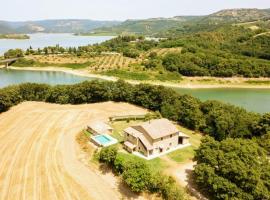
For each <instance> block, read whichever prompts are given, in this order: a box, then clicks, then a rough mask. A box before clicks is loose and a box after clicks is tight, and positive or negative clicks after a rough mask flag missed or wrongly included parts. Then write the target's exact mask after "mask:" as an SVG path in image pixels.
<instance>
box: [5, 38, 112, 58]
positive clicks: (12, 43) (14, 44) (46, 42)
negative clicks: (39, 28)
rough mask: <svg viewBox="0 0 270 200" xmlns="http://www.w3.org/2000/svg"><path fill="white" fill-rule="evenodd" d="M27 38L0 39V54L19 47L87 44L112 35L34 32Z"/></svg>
mask: <svg viewBox="0 0 270 200" xmlns="http://www.w3.org/2000/svg"><path fill="white" fill-rule="evenodd" d="M28 35H29V36H30V39H28V40H13V39H0V55H3V54H4V53H5V52H6V51H7V50H9V49H15V48H20V49H24V50H26V49H27V48H29V47H30V46H32V47H33V48H34V49H37V48H43V47H46V46H55V45H57V44H59V45H60V46H62V47H78V46H83V45H88V44H95V43H100V42H104V41H106V40H109V39H111V38H113V36H75V35H73V34H70V33H59V34H55V33H53V34H49V33H35V34H28Z"/></svg>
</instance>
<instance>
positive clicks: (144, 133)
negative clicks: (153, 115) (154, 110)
mask: <svg viewBox="0 0 270 200" xmlns="http://www.w3.org/2000/svg"><path fill="white" fill-rule="evenodd" d="M124 137H125V142H124V147H125V149H126V150H127V151H129V152H131V153H134V152H135V153H136V152H139V153H140V154H142V155H143V156H144V157H146V158H151V157H152V158H154V157H158V156H159V155H162V154H165V153H167V152H171V151H173V150H176V149H178V148H181V147H184V146H187V145H189V136H187V135H185V134H184V133H182V132H180V131H179V130H178V129H177V128H176V127H175V125H174V124H173V123H172V122H170V121H169V120H167V119H156V120H151V121H148V122H144V123H142V124H139V125H136V126H131V127H128V128H126V129H125V130H124Z"/></svg>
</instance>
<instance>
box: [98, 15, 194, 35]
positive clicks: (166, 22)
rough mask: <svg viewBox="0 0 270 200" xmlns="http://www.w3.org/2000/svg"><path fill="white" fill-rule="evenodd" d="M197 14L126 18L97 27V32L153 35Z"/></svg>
mask: <svg viewBox="0 0 270 200" xmlns="http://www.w3.org/2000/svg"><path fill="white" fill-rule="evenodd" d="M197 18H198V17H196V16H176V17H172V18H152V19H144V20H126V21H124V22H123V23H121V24H119V25H115V26H112V27H102V28H98V29H95V30H94V32H96V33H114V34H125V33H133V34H134V33H135V34H146V35H151V34H154V33H157V32H159V31H162V30H165V29H170V28H172V27H177V26H179V25H180V24H182V23H183V22H188V21H191V20H193V19H197Z"/></svg>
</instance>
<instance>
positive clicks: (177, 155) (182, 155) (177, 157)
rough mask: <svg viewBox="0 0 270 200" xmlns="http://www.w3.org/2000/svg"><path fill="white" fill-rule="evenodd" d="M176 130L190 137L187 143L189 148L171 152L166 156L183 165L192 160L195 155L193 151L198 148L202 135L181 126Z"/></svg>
mask: <svg viewBox="0 0 270 200" xmlns="http://www.w3.org/2000/svg"><path fill="white" fill-rule="evenodd" d="M177 128H178V129H179V130H180V131H181V132H183V133H185V134H186V135H188V136H189V137H190V139H189V142H190V144H191V146H189V147H186V148H184V149H179V150H176V151H174V152H171V153H169V154H167V156H168V157H169V158H170V159H172V160H174V161H175V162H177V163H185V162H187V161H188V160H191V159H193V157H194V153H195V151H194V150H195V149H197V148H198V147H199V145H200V141H201V138H202V135H201V134H200V133H195V132H194V131H191V130H189V129H186V128H184V127H182V126H178V127H177Z"/></svg>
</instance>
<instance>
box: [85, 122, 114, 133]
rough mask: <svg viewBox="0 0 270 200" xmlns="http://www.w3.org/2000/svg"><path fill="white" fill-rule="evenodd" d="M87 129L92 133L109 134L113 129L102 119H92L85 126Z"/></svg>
mask: <svg viewBox="0 0 270 200" xmlns="http://www.w3.org/2000/svg"><path fill="white" fill-rule="evenodd" d="M87 131H89V132H90V133H92V134H94V135H98V134H111V133H112V131H113V128H112V127H111V126H110V125H109V124H107V123H105V122H102V121H92V122H90V123H89V124H88V126H87Z"/></svg>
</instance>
